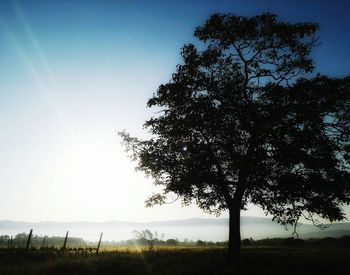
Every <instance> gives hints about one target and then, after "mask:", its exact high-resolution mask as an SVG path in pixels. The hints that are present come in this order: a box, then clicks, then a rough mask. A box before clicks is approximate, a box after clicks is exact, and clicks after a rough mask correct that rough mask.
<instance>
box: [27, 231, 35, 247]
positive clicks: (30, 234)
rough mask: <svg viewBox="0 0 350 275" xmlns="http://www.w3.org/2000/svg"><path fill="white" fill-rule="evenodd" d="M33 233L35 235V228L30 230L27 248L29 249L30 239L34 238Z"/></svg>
mask: <svg viewBox="0 0 350 275" xmlns="http://www.w3.org/2000/svg"><path fill="white" fill-rule="evenodd" d="M32 235H33V229H30V232H29V235H28V240H27V245H26V249H29V245H30V239H31V238H32Z"/></svg>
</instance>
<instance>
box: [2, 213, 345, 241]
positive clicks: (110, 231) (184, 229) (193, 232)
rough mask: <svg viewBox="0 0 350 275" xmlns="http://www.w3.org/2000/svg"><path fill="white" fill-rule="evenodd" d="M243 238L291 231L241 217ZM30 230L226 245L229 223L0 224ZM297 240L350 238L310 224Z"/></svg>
mask: <svg viewBox="0 0 350 275" xmlns="http://www.w3.org/2000/svg"><path fill="white" fill-rule="evenodd" d="M241 228H242V238H243V239H244V238H253V239H256V240H257V239H263V238H276V237H291V236H292V232H293V230H292V229H291V228H289V230H285V228H284V227H283V226H281V225H279V224H277V223H275V222H272V221H271V219H270V218H260V217H242V227H241ZM30 229H33V231H34V232H33V233H34V234H37V235H41V236H44V235H47V236H62V237H63V236H64V235H65V233H66V231H67V230H68V231H69V236H70V237H80V238H83V239H85V240H87V241H97V240H98V237H99V234H100V233H101V232H103V239H104V240H105V241H107V240H108V241H112V240H115V241H121V240H126V239H131V238H134V235H133V233H132V231H133V230H143V229H149V230H151V231H152V232H154V231H157V233H158V236H159V237H160V236H161V234H162V233H164V238H165V239H171V238H174V239H175V238H177V239H179V240H181V241H183V240H185V239H187V240H192V241H196V240H206V241H226V240H227V238H228V219H214V218H213V219H200V218H192V219H183V220H169V221H154V222H149V223H137V222H126V221H105V222H87V221H79V222H50V221H47V222H38V223H29V222H15V221H0V235H13V236H14V235H16V234H18V233H21V232H25V233H28V232H29V230H30ZM298 233H299V237H300V238H324V237H341V236H344V235H350V223H337V224H333V225H331V226H330V227H328V228H326V229H325V230H323V231H322V230H320V229H318V228H317V227H315V226H313V225H311V224H301V225H300V226H299V227H298Z"/></svg>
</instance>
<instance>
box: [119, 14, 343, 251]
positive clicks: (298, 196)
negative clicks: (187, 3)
mask: <svg viewBox="0 0 350 275" xmlns="http://www.w3.org/2000/svg"><path fill="white" fill-rule="evenodd" d="M317 30H318V26H317V25H316V24H313V23H298V24H289V23H283V22H280V21H278V20H277V16H276V15H273V14H270V13H264V14H261V15H259V16H255V17H250V18H248V17H242V16H236V15H232V14H214V15H212V16H211V17H210V18H209V20H208V21H207V22H206V23H205V24H204V25H203V26H200V27H197V29H196V30H195V33H194V35H195V37H196V38H198V39H199V40H200V41H201V42H202V43H200V45H199V46H197V47H196V46H194V45H193V44H187V45H185V46H184V47H183V48H182V51H181V55H182V58H183V64H181V65H178V66H177V70H176V72H175V73H174V74H173V76H172V78H171V80H170V82H169V83H167V84H164V85H161V86H160V87H159V89H158V91H157V92H156V93H155V94H154V95H153V97H152V98H151V99H149V101H148V103H147V106H148V107H155V108H156V110H157V111H159V112H157V115H155V116H154V117H152V118H151V119H149V120H148V121H146V122H145V127H146V128H147V129H148V130H149V132H150V133H151V134H152V135H153V137H152V138H150V139H149V140H139V139H137V138H134V137H131V136H130V135H129V134H127V133H126V132H122V133H120V135H121V136H122V138H123V141H124V145H125V146H126V150H129V151H130V152H131V156H132V158H133V159H134V160H137V161H138V169H140V170H141V171H144V172H145V173H146V174H147V175H150V176H152V178H153V179H154V183H155V184H156V185H160V186H163V187H164V193H161V194H154V195H153V196H151V197H150V198H149V199H148V200H147V201H146V206H151V205H153V204H163V203H165V202H166V195H167V194H169V193H175V194H177V195H178V196H179V198H181V200H182V203H183V204H185V205H188V204H190V203H191V202H192V201H193V200H195V201H196V203H197V205H198V206H199V207H200V208H202V209H204V210H205V211H208V212H211V213H215V214H219V213H220V212H221V211H223V210H228V211H229V218H230V222H229V227H230V229H229V254H230V255H237V256H239V253H240V212H241V210H244V209H245V207H246V206H247V204H248V203H253V204H256V205H259V206H260V207H262V208H263V209H264V210H265V211H266V213H270V214H272V215H273V217H274V220H276V221H277V222H279V223H281V224H283V225H288V224H292V225H296V224H297V222H298V219H299V218H300V217H301V216H304V217H306V218H308V219H311V220H312V221H313V222H314V223H315V224H316V225H320V224H318V223H317V220H316V219H315V218H314V217H316V218H317V216H320V217H322V218H325V219H328V220H330V221H336V220H342V219H343V218H344V215H345V214H344V212H343V211H342V208H341V207H342V204H343V203H349V201H350V186H349V167H350V166H349V148H350V145H349V140H350V135H349V133H350V129H349V128H350V122H349V121H350V120H349V118H350V102H349V82H350V81H349V78H347V79H331V78H328V77H325V76H320V75H317V76H313V77H312V78H310V77H309V78H305V75H306V73H310V72H312V71H313V69H314V64H313V61H312V59H311V58H310V57H309V53H310V51H311V49H312V47H314V46H315V45H317V44H318V42H317V36H316V33H317ZM315 215H316V216H315Z"/></svg>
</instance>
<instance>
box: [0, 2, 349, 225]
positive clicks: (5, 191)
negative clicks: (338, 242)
mask: <svg viewBox="0 0 350 275" xmlns="http://www.w3.org/2000/svg"><path fill="white" fill-rule="evenodd" d="M262 11H271V12H276V13H277V14H279V15H280V17H281V18H282V19H283V20H288V21H292V22H297V21H315V22H318V23H320V25H321V29H322V31H321V33H320V36H321V41H322V45H321V46H320V47H319V48H318V49H316V50H315V52H314V58H315V61H316V65H317V68H318V72H321V73H324V74H328V75H332V76H344V75H347V74H349V68H350V50H349V49H350V37H349V35H348V34H349V31H348V26H349V25H350V18H349V16H348V15H349V14H350V5H349V4H348V3H347V2H346V1H309V2H308V1H290V2H289V3H288V4H287V3H285V1H277V0H274V1H261V0H250V1H247V0H244V1H243V0H242V1H229V0H227V1H210V0H205V1H199V0H197V1H97V0H95V1H91V0H87V1H78V0H77V1H68V0H67V1H64V0H63V1H11V0H4V1H1V2H0V127H1V131H0V152H1V154H0V190H1V199H0V220H2V219H11V220H26V221H42V220H57V221H75V220H90V221H103V220H113V219H116V220H128V221H150V220H169V219H180V218H189V217H212V216H209V215H207V214H203V212H202V211H201V210H199V209H197V208H196V207H194V206H193V207H186V208H182V207H181V206H180V205H179V204H176V203H175V204H173V205H169V206H162V207H154V208H148V209H146V208H144V200H145V199H146V198H147V196H148V195H150V194H151V193H152V192H154V191H155V190H156V189H155V187H153V186H152V185H151V179H145V178H144V176H143V175H142V174H141V173H135V171H134V163H131V162H130V161H129V159H128V158H127V156H126V155H125V153H124V152H123V149H122V148H121V146H120V139H119V138H118V136H117V132H118V131H120V130H123V129H126V130H127V131H128V132H130V133H131V134H132V135H136V136H139V137H142V136H145V132H144V131H143V130H142V124H143V122H144V121H145V120H146V119H147V118H149V117H150V116H151V115H152V110H147V109H146V101H147V99H148V98H149V97H150V96H151V95H152V93H153V92H154V91H156V89H157V87H158V86H159V85H160V84H161V83H164V82H166V81H168V80H169V79H170V77H171V74H172V73H173V72H174V70H175V66H176V64H178V63H179V62H180V57H179V52H180V47H181V46H182V45H183V44H184V43H186V42H191V41H193V38H192V33H193V30H194V28H195V26H197V25H200V24H202V23H203V22H204V21H205V20H206V18H207V17H208V15H210V14H211V13H213V12H234V13H237V14H241V15H254V14H257V13H259V12H262ZM184 150H186V148H184ZM248 214H249V215H261V214H262V212H261V211H260V210H258V209H256V208H254V207H252V208H251V210H250V211H248ZM224 216H225V215H224Z"/></svg>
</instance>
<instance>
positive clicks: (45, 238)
mask: <svg viewBox="0 0 350 275" xmlns="http://www.w3.org/2000/svg"><path fill="white" fill-rule="evenodd" d="M45 240H46V236H44V238H43V249H44V248H45Z"/></svg>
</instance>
